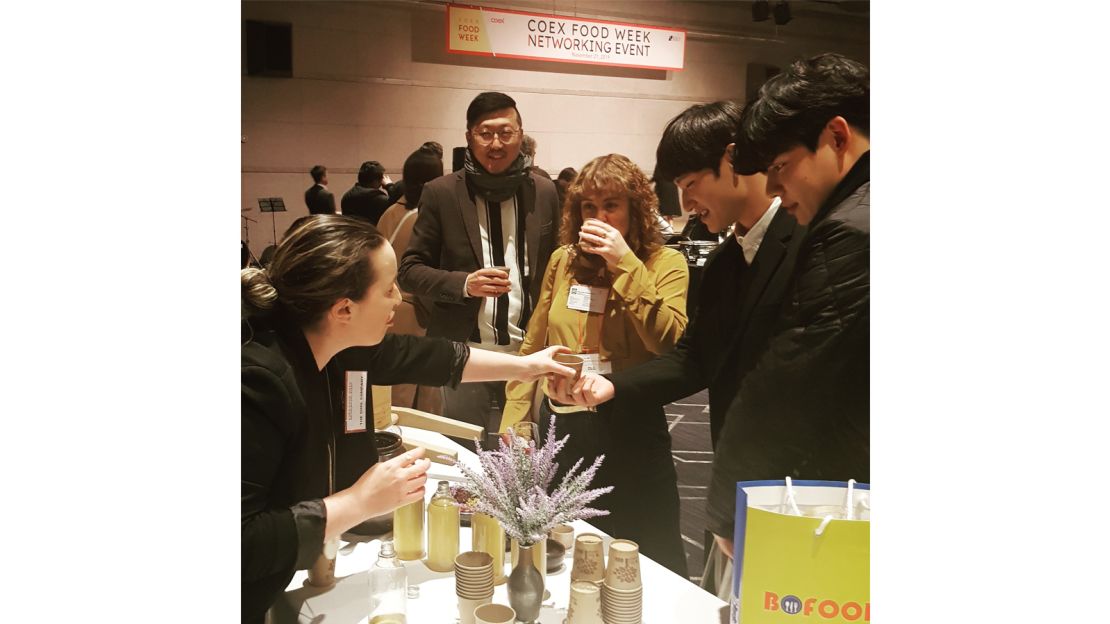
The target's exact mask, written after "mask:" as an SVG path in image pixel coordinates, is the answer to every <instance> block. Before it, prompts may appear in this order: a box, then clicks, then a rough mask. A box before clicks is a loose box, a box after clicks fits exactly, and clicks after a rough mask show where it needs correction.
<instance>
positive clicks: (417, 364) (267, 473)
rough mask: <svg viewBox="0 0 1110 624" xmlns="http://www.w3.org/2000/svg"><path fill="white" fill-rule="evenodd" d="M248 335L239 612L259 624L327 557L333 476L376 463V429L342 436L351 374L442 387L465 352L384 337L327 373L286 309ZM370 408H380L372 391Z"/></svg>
mask: <svg viewBox="0 0 1110 624" xmlns="http://www.w3.org/2000/svg"><path fill="white" fill-rule="evenodd" d="M244 338H245V339H246V342H245V344H244V345H243V347H242V349H241V359H242V364H241V371H242V373H241V375H242V382H241V383H242V405H241V419H242V430H241V440H242V451H241V456H240V461H241V462H242V464H241V470H240V481H241V486H240V487H241V505H242V510H241V522H242V537H241V548H242V552H241V563H242V607H241V608H242V621H243V622H262V620H263V617H264V615H265V613H266V609H268V608H269V606H270V605H271V604H272V603H273V601H274V600H275V599H276V598H277V596H278V595H279V594H280V593H281V592H282V591H284V590H285V587H286V586H287V585H288V584H289V580H290V579H291V578H293V573H294V571H295V570H302V569H305V568H308V567H309V566H311V564H312V563H313V562H314V561H315V560H316V558H317V557H318V556H319V554H320V550H321V546H322V545H323V535H324V522H325V520H326V514H325V513H324V509H323V504H322V502H321V499H322V498H323V497H325V496H327V495H328V493H329V492H328V490H329V472H330V473H332V474H334V485H335V490H336V491H338V490H341V489H344V488H347V487H350V486H351V485H352V484H354V482H355V481H356V480H357V479H358V478H359V477H360V476H361V475H362V474H363V473H364V472H365V471H366V470H367V469H368V468H369V467H370V466H371V465H373V464H374V463H376V462H377V458H378V455H377V449H376V446H375V444H374V428H373V425H371V426H370V427H368V431H367V432H359V433H345V428H344V422H345V421H344V406H345V401H344V392H345V373H346V372H347V371H351V370H355V371H367V377H368V382H367V383H368V384H379V385H391V384H396V383H419V384H425V385H431V386H439V385H444V384H447V383H451V382H452V381H456V380H457V379H458V377H459V376H461V368H460V360H461V361H462V363H463V364H464V363H465V359H462V356H461V354H460V351H461V353H465V350H464V349H463V347H462V346H461V345H458V344H456V343H452V342H450V341H447V340H442V339H439V340H432V339H426V338H417V337H415V336H399V335H394V334H387V335H386V336H385V338H384V339H383V340H382V343H381V344H380V345H378V346H376V347H356V348H353V349H347V350H346V351H343V352H341V353H339V354H337V355H336V356H335V357H334V358H332V360H331V362H329V363H328V365H327V366H326V367H325V370H324V371H320V370H318V369H317V367H316V361H315V359H314V358H313V356H312V351H311V350H310V348H309V346H308V341H307V340H306V339H305V337H304V333H303V332H302V331H301V330H300V329H298V328H297V327H296V326H295V325H293V324H291V323H289V322H287V321H285V320H283V317H282V315H281V314H280V313H274V314H272V315H270V316H269V317H266V318H256V319H252V320H251V322H250V323H249V325H246V326H245V335H244ZM366 404H367V405H373V397H372V396H371V391H370V390H367V399H366ZM367 418H368V419H372V418H373V416H372V414H368V415H367ZM329 447H330V449H331V450H333V451H334V452H330V450H329ZM329 457H330V458H331V459H330V460H329Z"/></svg>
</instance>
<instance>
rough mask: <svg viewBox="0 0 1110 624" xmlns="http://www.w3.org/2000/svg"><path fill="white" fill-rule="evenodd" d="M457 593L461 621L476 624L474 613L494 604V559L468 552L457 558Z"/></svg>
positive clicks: (488, 555) (483, 553)
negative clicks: (482, 607) (478, 609)
mask: <svg viewBox="0 0 1110 624" xmlns="http://www.w3.org/2000/svg"><path fill="white" fill-rule="evenodd" d="M455 593H456V594H458V596H459V621H460V622H461V624H474V611H475V609H477V608H478V607H480V606H482V605H486V604H489V603H491V602H493V557H492V556H490V554H489V553H486V552H476V551H468V552H464V553H460V554H459V555H458V556H457V557H455Z"/></svg>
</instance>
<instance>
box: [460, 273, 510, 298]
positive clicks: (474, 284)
mask: <svg viewBox="0 0 1110 624" xmlns="http://www.w3.org/2000/svg"><path fill="white" fill-rule="evenodd" d="M511 288H512V284H511V283H510V282H509V268H508V267H503V266H500V267H488V268H485V269H478V270H477V271H475V272H473V273H471V274H469V275H467V276H466V296H468V297H500V296H501V295H504V294H507V293H508V292H509V290H511Z"/></svg>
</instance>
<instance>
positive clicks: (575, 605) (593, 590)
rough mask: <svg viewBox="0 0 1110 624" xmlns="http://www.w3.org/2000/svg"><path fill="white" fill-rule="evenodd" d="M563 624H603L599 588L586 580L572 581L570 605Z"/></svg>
mask: <svg viewBox="0 0 1110 624" xmlns="http://www.w3.org/2000/svg"><path fill="white" fill-rule="evenodd" d="M564 624H604V618H603V617H602V615H601V589H600V588H599V587H598V586H597V585H595V584H594V583H590V582H588V581H572V582H571V584H570V606H569V607H568V608H567V619H566V622H564Z"/></svg>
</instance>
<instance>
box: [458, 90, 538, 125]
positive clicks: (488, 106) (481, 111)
mask: <svg viewBox="0 0 1110 624" xmlns="http://www.w3.org/2000/svg"><path fill="white" fill-rule="evenodd" d="M503 108H511V109H513V110H514V111H516V121H517V123H518V124H520V126H521V127H524V119H522V118H521V116H520V111H519V110H517V108H516V100H514V99H513V98H511V97H509V96H507V95H505V94H504V93H501V92H499V91H486V92H483V93H479V94H478V96H477V97H475V98H474V99H473V100H471V101H470V106H467V107H466V129H467V130H470V129H471V128H473V127H474V126H475V124H477V123H478V118H479V117H481V116H482V115H488V114H490V113H492V112H493V111H499V110H501V109H503Z"/></svg>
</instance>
